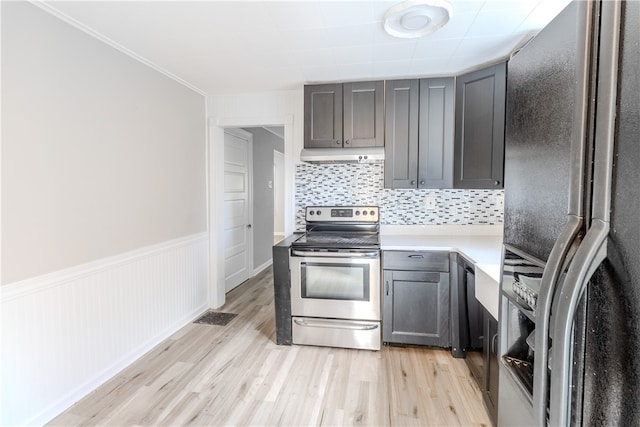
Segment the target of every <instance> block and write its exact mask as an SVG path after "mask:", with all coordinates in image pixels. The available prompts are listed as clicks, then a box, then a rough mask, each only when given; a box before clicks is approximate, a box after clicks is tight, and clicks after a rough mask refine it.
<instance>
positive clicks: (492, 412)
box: [482, 310, 499, 425]
mask: <svg viewBox="0 0 640 427" xmlns="http://www.w3.org/2000/svg"><path fill="white" fill-rule="evenodd" d="M484 337H485V339H484V357H483V362H484V376H483V384H482V397H483V400H484V403H485V406H486V407H487V410H488V412H489V417H490V418H491V421H492V422H493V425H496V423H497V420H498V367H499V365H498V321H497V320H496V319H494V318H493V316H492V315H491V314H490V313H489V312H488V311H486V310H484Z"/></svg>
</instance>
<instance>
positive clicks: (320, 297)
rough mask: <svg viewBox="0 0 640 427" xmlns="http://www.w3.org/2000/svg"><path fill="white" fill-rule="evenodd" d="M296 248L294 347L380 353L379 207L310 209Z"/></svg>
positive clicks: (293, 259)
mask: <svg viewBox="0 0 640 427" xmlns="http://www.w3.org/2000/svg"><path fill="white" fill-rule="evenodd" d="M305 221H306V233H305V234H304V235H303V236H302V237H300V238H299V239H298V240H296V241H295V242H294V243H293V244H292V245H291V259H290V266H291V314H292V316H293V317H292V340H293V343H294V344H306V345H320V346H329V347H346V348H359V349H368V350H379V349H380V342H381V328H380V319H381V316H380V242H379V238H378V236H379V230H380V220H379V209H378V207H377V206H310V207H307V208H306V210H305Z"/></svg>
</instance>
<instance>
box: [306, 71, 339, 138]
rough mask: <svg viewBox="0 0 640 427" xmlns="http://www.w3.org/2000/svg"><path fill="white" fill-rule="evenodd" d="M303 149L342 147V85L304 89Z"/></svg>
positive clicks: (316, 86)
mask: <svg viewBox="0 0 640 427" xmlns="http://www.w3.org/2000/svg"><path fill="white" fill-rule="evenodd" d="M304 146H305V148H320V147H325V148H326V147H342V84H341V83H340V84H323V85H309V86H305V87H304Z"/></svg>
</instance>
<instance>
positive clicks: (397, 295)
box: [382, 270, 450, 347]
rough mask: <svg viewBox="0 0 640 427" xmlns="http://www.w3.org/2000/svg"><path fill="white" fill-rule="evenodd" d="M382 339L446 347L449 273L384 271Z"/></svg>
mask: <svg viewBox="0 0 640 427" xmlns="http://www.w3.org/2000/svg"><path fill="white" fill-rule="evenodd" d="M383 310H384V313H383V319H382V325H383V327H382V340H383V341H384V342H389V343H400V344H419V345H431V346H438V347H449V345H450V340H449V273H437V272H434V273H431V272H423V271H398V270H384V307H383Z"/></svg>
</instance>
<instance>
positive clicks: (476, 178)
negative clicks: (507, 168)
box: [453, 63, 506, 189]
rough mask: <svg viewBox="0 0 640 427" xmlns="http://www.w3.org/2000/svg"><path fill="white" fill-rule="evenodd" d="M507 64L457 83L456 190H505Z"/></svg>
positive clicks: (462, 77)
mask: <svg viewBox="0 0 640 427" xmlns="http://www.w3.org/2000/svg"><path fill="white" fill-rule="evenodd" d="M505 89H506V64H504V63H503V64H498V65H495V66H493V67H489V68H485V69H482V70H479V71H474V72H472V73H469V74H465V75H463V76H460V77H458V78H457V80H456V125H455V131H456V134H455V151H454V159H455V161H454V178H453V184H454V187H455V188H488V189H498V188H502V185H503V183H502V175H503V169H504V113H505Z"/></svg>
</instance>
